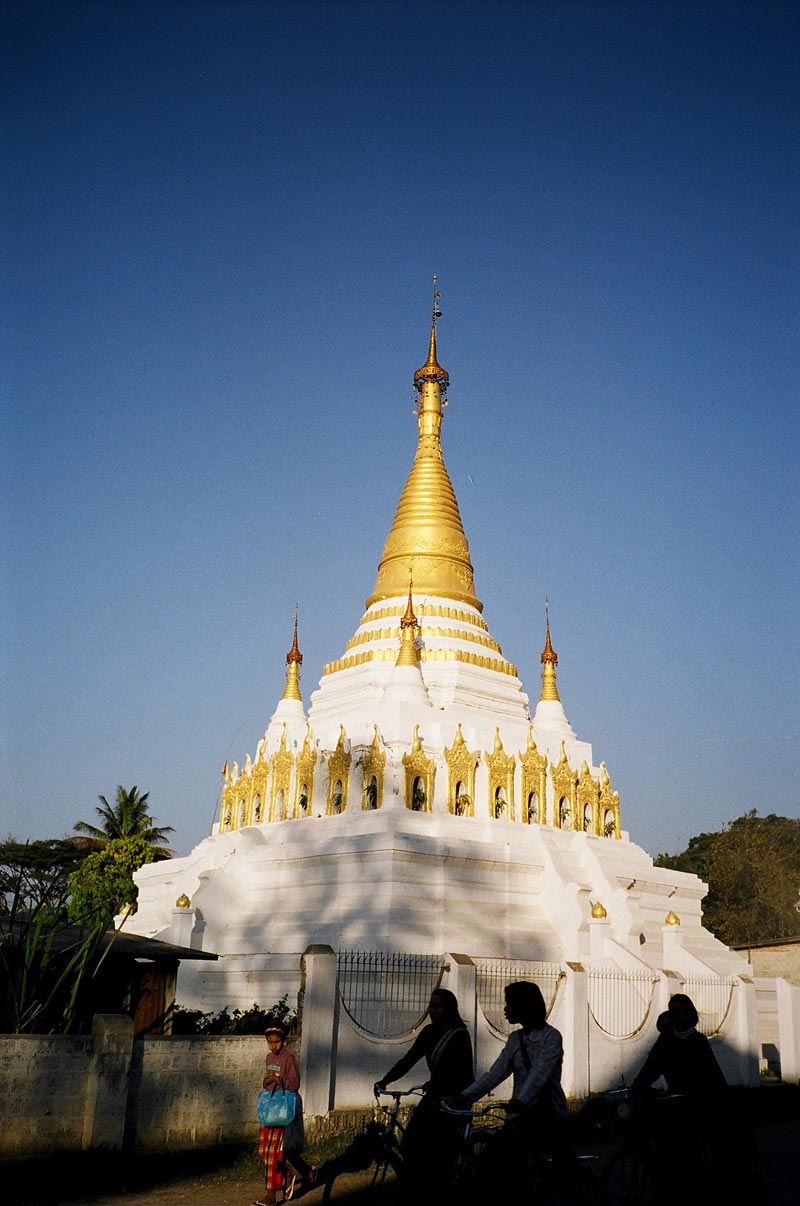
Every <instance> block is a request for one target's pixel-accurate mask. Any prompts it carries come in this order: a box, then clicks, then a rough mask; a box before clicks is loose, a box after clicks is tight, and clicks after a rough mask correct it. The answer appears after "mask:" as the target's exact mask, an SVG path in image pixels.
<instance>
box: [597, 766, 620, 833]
mask: <svg viewBox="0 0 800 1206" xmlns="http://www.w3.org/2000/svg"><path fill="white" fill-rule="evenodd" d="M598 807H599V811H600V833H601V834H602V835H603V837H610V838H617V839H618V840H619V839H620V838H621V837H622V817H621V815H620V810H619V792H618V791H613V790H612V788H611V780H610V779H609V777H608V771H607V770H606V764H605V762H601V763H600V799H599V803H598Z"/></svg>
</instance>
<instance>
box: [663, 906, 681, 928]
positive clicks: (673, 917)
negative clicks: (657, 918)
mask: <svg viewBox="0 0 800 1206" xmlns="http://www.w3.org/2000/svg"><path fill="white" fill-rule="evenodd" d="M680 924H681V919H680V917H679V916H678V914H677V913H673V911H672V909H670V911H669V912H668V913H667V915H666V917H665V918H664V925H680Z"/></svg>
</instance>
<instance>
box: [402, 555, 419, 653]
mask: <svg viewBox="0 0 800 1206" xmlns="http://www.w3.org/2000/svg"><path fill="white" fill-rule="evenodd" d="M413 586H414V580H413V578H411V577H409V582H408V603H407V604H406V610H405V614H404V615H403V616H401V617H400V652H399V653H398V655H397V665H398V666H418V665H419V649H418V648H417V638H418V637H419V621H418V619H417V617H416V616H415V615H414V603H413V600H412V598H411V592H412V590H413Z"/></svg>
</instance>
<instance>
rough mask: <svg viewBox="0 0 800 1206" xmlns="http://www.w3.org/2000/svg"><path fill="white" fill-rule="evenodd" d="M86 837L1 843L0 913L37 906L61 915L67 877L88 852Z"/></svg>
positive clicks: (65, 897)
mask: <svg viewBox="0 0 800 1206" xmlns="http://www.w3.org/2000/svg"><path fill="white" fill-rule="evenodd" d="M89 850H90V848H89V847H88V846H87V844H86V839H85V838H74V837H73V838H47V839H44V840H40V841H35V842H17V841H15V840H14V838H8V839H7V840H6V841H5V842H0V914H2V913H8V912H10V910H11V907H12V902H13V901H15V900H16V902H17V905H18V907H19V908H24V909H36V908H38V907H39V906H40V905H41V906H42V907H43V908H45V909H49V910H50V911H51V912H53V913H56V914H60V913H62V912H63V910H64V909H65V908H66V904H67V899H68V897H69V891H70V889H69V877H70V875H72V873H73V872H74V871H75V870H77V868H78V866H79V865H80V864H81V862H82V861H83V860H84V859H85V858H86V856H87V855H88V854H89Z"/></svg>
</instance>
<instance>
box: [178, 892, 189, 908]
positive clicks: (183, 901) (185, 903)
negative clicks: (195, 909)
mask: <svg viewBox="0 0 800 1206" xmlns="http://www.w3.org/2000/svg"><path fill="white" fill-rule="evenodd" d="M191 907H192V902H191V900H190V899H189V897H188V896H187V895H186V893H185V892H182V893H181V894H180V896H179V897H178V899H177V900H176V901H175V908H176V909H190V908H191Z"/></svg>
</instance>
